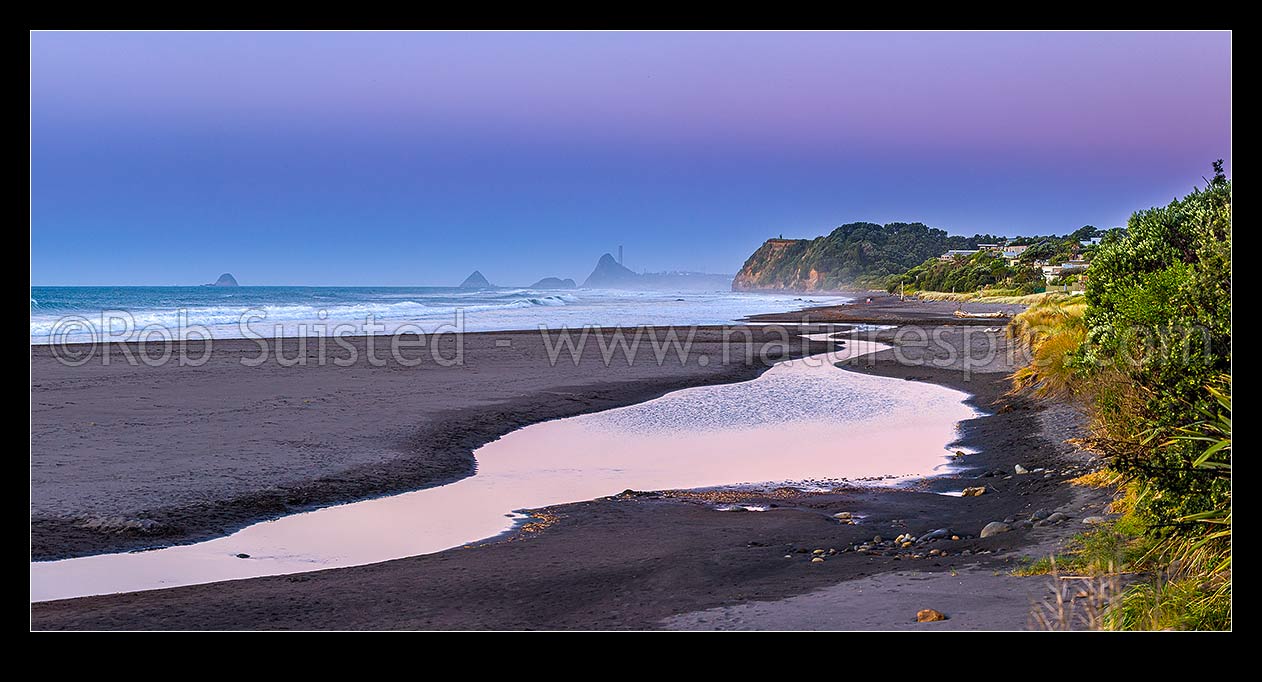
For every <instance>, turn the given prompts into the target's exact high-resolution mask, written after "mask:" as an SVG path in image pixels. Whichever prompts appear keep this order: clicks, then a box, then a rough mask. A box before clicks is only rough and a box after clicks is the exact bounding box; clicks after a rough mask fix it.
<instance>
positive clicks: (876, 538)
mask: <svg viewBox="0 0 1262 682" xmlns="http://www.w3.org/2000/svg"><path fill="white" fill-rule="evenodd" d="M872 544H874V545H879V544H881V536H880V535H875V536H873V537H872Z"/></svg>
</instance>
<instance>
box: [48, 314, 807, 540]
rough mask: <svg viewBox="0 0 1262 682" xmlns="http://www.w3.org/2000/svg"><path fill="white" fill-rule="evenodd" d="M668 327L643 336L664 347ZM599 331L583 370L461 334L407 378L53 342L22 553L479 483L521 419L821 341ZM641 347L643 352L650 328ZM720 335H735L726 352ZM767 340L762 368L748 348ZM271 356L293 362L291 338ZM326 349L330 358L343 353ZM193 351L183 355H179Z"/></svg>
mask: <svg viewBox="0 0 1262 682" xmlns="http://www.w3.org/2000/svg"><path fill="white" fill-rule="evenodd" d="M670 331H671V330H669V329H658V330H655V331H654V332H653V333H654V334H656V336H657V338H658V339H660V340H664V339H665V338H666V335H667V334H668V333H670ZM634 333H635V330H626V335H625V337H624V338H627V339H631V338H633V336H632V335H633V334H634ZM612 334H613V332H610V331H606V332H605V333H604V334H603V335H604V336H605V337H607V338H609V339H612V338H613V336H612ZM687 334H688V331H687V330H679V332H678V337H677V338H680V339H684V338H686V337H687ZM596 336H597V334H595V333H593V334H592V335H591V337H590V338H589V339H588V343H587V344H586V346H585V347H584V348H583V349H582V353H581V354H580V355H579V359H578V361H577V363H576V362H574V360H573V359H572V356H571V355H569V354H568V353H567V352H564V351H562V352H561V354H560V355H559V360H558V361H557V362H556V363H555V364H553V363H552V362H551V358H550V357H549V353H548V352H547V351H548V348H547V345H546V344H545V343H544V341H543V337H542V336H541V335H540V332H538V331H523V332H499V333H478V334H466V335H465V337H464V349H463V364H461V365H459V366H443V365H441V364H439V363H438V362H437V361H435V359H434V358H435V356H434V355H433V354H432V353H431V352H430V351H429V350H428V349H418V350H411V351H406V354H405V356H404V357H405V359H406V360H407V361H408V362H409V363H410V362H412V361H413V360H415V359H419V360H420V361H421V362H420V364H418V365H417V366H413V367H407V366H402V365H401V364H400V363H395V362H392V361H387V362H386V364H384V365H383V366H374V365H373V364H371V363H370V361H369V359H368V353H367V352H366V348H365V342H364V339H362V338H361V339H354V340H353V341H354V344H355V348H356V353H357V362H356V363H355V364H353V365H351V366H349V367H342V366H338V365H336V364H334V363H333V362H331V361H327V362H325V363H324V364H323V365H317V364H315V363H316V360H315V358H314V357H313V358H312V359H311V361H310V363H309V364H308V365H306V366H288V367H287V366H282V365H281V364H280V363H278V362H276V361H269V362H265V363H263V364H261V365H259V366H256V367H246V366H243V365H242V361H243V360H249V359H252V358H255V357H256V356H258V354H259V347H258V345H257V344H256V343H255V342H254V341H250V340H240V339H232V340H221V341H216V342H215V343H214V345H213V353H212V354H211V356H210V358H209V360H208V361H207V362H206V363H205V364H204V365H202V366H198V367H193V366H185V367H181V366H178V364H177V363H175V362H169V363H167V364H165V365H162V366H158V367H150V366H146V365H144V364H138V365H131V364H128V363H127V362H126V358H125V354H130V355H131V356H132V357H137V355H136V353H137V350H136V348H135V346H134V344H129V346H128V347H127V348H124V347H122V346H121V345H120V346H115V347H114V348H113V349H112V352H111V355H110V364H108V365H104V364H103V363H102V361H101V360H100V358H99V357H98V358H96V359H94V360H92V361H90V362H88V363H86V364H84V365H83V366H79V367H68V366H65V365H63V364H60V363H59V362H58V361H57V359H56V358H55V357H54V356H53V355H52V352H51V350H50V349H49V347H48V346H32V347H31V355H32V360H31V393H32V395H31V554H32V558H34V559H36V560H47V559H59V558H67V557H73V556H84V555H88V554H97V553H102V552H118V551H129V550H135V549H141V548H151V547H162V546H167V545H171V544H177V543H187V542H194V541H200V540H205V539H208V538H212V537H217V536H221V535H225V534H227V533H230V532H232V531H234V530H236V529H238V528H240V527H242V526H244V525H246V524H248V523H252V522H255V521H260V520H264V519H268V518H275V517H277V516H280V515H284V514H290V513H294V512H297V511H303V510H307V509H312V508H315V507H318V506H322V505H328V504H335V503H341V502H347V501H351V500H355V499H363V498H366V497H372V496H379V495H385V494H392V493H399V492H404V491H408V490H416V489H419V488H424V487H428V486H433V485H438V484H441V483H445V482H449V481H454V480H457V479H460V478H464V477H465V476H469V475H471V474H472V473H473V471H474V459H473V455H472V451H473V450H474V449H476V448H477V447H478V446H480V445H482V444H484V443H487V442H489V441H491V440H494V439H496V438H498V437H500V436H502V435H504V434H506V433H508V432H510V431H513V430H515V429H517V428H519V427H522V426H525V425H527V424H532V423H536V422H541V421H546V420H549V419H556V418H560V417H569V416H573V415H577V414H583V413H587V412H595V411H599V410H605V409H609V408H611V407H618V406H622V405H629V404H633V403H638V402H642V401H645V400H649V399H651V398H655V397H658V396H660V395H662V394H665V393H667V392H670V391H673V390H677V389H681V388H686V387H689V386H701V385H707V384H716V383H727V382H733V381H741V380H745V379H750V378H753V377H755V376H757V375H758V374H760V373H761V372H763V371H765V370H766V369H767V367H769V366H770V364H769V363H774V362H775V361H776V360H779V359H782V358H785V357H791V356H800V355H802V354H808V353H816V352H823V351H826V350H828V349H830V348H831V347H832V346H831V344H824V343H816V344H806V343H803V342H802V341H801V339H796V338H795V339H794V345H793V346H791V347H784V346H781V345H779V344H777V343H775V342H777V341H778V340H780V339H782V338H785V337H784V334H783V332H782V331H781V332H780V333H770V332H768V333H763V332H761V331H759V330H757V329H746V330H738V331H735V332H731V331H725V330H724V329H722V328H714V327H701V328H697V331H696V333H695V335H694V337H693V344H692V348H691V353H689V354H688V357H687V363H686V364H684V363H681V362H680V360H679V358H678V355H676V354H667V355H666V356H665V357H664V360H663V361H662V362H661V363H660V364H659V363H658V362H657V357H656V355H655V354H654V353H653V352H651V347H650V349H649V350H648V351H644V350H642V351H641V352H639V353H636V354H634V358H633V360H634V361H633V363H631V364H628V363H627V362H626V361H625V359H624V356H623V355H621V354H615V355H613V356H612V357H613V361H612V362H609V363H605V362H604V361H603V353H602V349H601V347H600V344H599V343H598V342H597V339H596ZM553 338H555V337H553ZM641 338H642V339H643V341H642V344H643V346H649V345H650V343H649V340H648V338H649V337H648V333H647V332H645V334H644V335H643V336H642V337H641ZM725 338H731V339H735V340H736V341H738V342H740V343H738V344H737V345H735V346H732V349H734V351H733V352H732V353H730V354H729V355H728V356H725V355H724V347H725V345H726V344H725ZM441 340H442V341H443V342H444V345H443V346H441V347H439V349H438V353H437V358H439V359H443V360H444V362H445V361H446V360H450V359H451V358H454V357H455V347H454V341H453V339H452V337H451V336H445V337H442V339H441ZM746 341H748V343H749V344H751V345H749V346H747V345H746V344H745V343H744V342H746ZM768 341H770V342H772V343H771V345H769V346H764V343H765V342H768ZM575 342H576V343H577V341H575ZM610 343H612V341H611V342H610ZM271 345H272V346H273V347H272V349H271V352H272V353H273V357H275V352H276V350H277V348H276V347H275V346H276V344H275V343H274V342H273V343H272V344H271ZM609 347H612V345H610V346H609ZM763 347H765V348H767V352H768V354H769V356H768V358H767V360H768V362H763V360H762V358H761V357H759V356H758V354H757V352H755V354H754V356H753V357H750V356H749V355H748V354H747V353H746V352H745V351H746V350H747V349H748V348H755V349H757V348H763ZM279 350H280V351H281V352H282V353H283V356H284V357H286V358H295V357H298V356H299V355H301V354H300V353H299V352H298V351H297V349H296V346H295V342H294V341H293V340H286V341H285V343H284V345H283V346H281V347H280V349H279ZM337 350H338V349H337V348H336V347H332V350H330V352H329V353H328V355H327V356H326V359H332V358H336V357H348V356H349V354H342V355H337V354H335V353H334V351H337ZM201 352H202V351H201V348H200V346H198V347H194V348H193V349H192V350H191V351H190V352H189V353H188V357H189V358H197V357H199V356H200V355H201ZM308 353H309V354H311V355H314V354H315V350H314V346H312V347H309V349H308ZM160 354H161V353H160V351H159V350H157V349H154V350H152V351H151V355H152V356H154V357H158V356H160ZM387 355H388V351H379V352H377V354H376V357H386V356H387Z"/></svg>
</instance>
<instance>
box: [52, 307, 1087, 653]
mask: <svg viewBox="0 0 1262 682" xmlns="http://www.w3.org/2000/svg"><path fill="white" fill-rule="evenodd" d="M872 296H873V302H872V303H870V304H869V303H866V297H867V296H866V295H864V297H863V298H860V299H858V301H860V302H857V303H856V304H854V305H850V306H843V307H836V308H815V309H809V310H806V311H801V312H797V313H786V314H784V315H777V316H765V319H764V318H760V319H758V320H751V324H754V325H758V324H765V323H766V321H768V320H770V321H774V322H789V321H809V322H811V323H818V322H837V323H847V324H875V325H900V324H905V325H917V326H918V327H919V328H920V329H921V330H923V331H925V332H926V333H928V334H929V335H930V336H929V337H927V338H931V339H932V342H926V343H918V342H917V338H918V337H916V336H914V335H912V336H908V335H907V334H906V333H905V331H906V328H905V327H893V328H885V329H881V330H880V331H875V332H873V331H870V330H868V331H865V332H863V333H864V334H865V336H864V337H863V338H873V339H875V340H878V341H882V342H885V343H889V344H892V345H893V346H894V348H892V349H891V350H886V351H881V352H880V353H877V354H876V355H875V356H873V358H872V359H871V360H865V361H863V362H854V363H851V364H850V365H848V366H846V367H844V369H845V371H854V372H866V373H871V374H876V375H879V376H886V377H893V378H899V379H904V380H908V381H922V382H931V383H935V384H939V385H943V386H948V387H951V388H955V389H958V390H961V391H964V392H966V393H967V394H969V396H970V398H969V403H970V404H971V405H972V406H973V407H975V408H977V409H979V410H982V411H983V412H985V416H981V417H978V418H976V419H972V420H969V421H967V422H964V423H963V424H962V436H963V438H962V441H961V443H960V445H961V447H963V448H965V449H967V450H968V451H969V452H970V453H972V454H968V455H966V456H964V457H963V458H962V459H961V461H960V463H959V467H958V468H957V469H956V470H955V471H953V472H951V473H949V474H946V475H942V476H937V477H933V478H929V479H924V480H922V481H920V482H918V483H916V484H915V485H911V486H906V487H901V488H894V489H879V490H874V489H863V488H843V489H837V490H833V491H825V492H806V491H801V490H785V489H780V490H772V491H748V492H741V493H733V492H728V493H725V495H726V497H725V499H728V500H732V501H739V502H741V503H745V504H751V505H753V504H757V505H764V506H767V507H770V509H769V511H767V512H763V513H730V512H718V511H716V510H715V509H714V507H713V505H712V504H710V502H712V501H713V500H712V499H710V497H707V495H700V494H697V493H693V492H688V491H630V492H627V493H624V494H621V495H616V496H613V497H607V498H600V499H597V500H591V501H586V502H579V503H575V504H567V505H561V506H558V507H553V508H548V509H544V510H539V511H538V512H537V513H538V515H539V518H540V519H543V520H546V523H539V524H535V525H532V526H527V527H526V528H524V529H523V531H522V532H518V533H516V534H513V535H509V536H507V537H502V538H496V539H494V540H492V541H488V542H484V543H477V544H475V545H473V546H470V547H466V548H459V549H453V550H448V551H444V552H439V553H436V554H429V555H424V556H417V557H410V558H406V559H400V560H395V561H388V562H384V563H378V564H373V565H368V566H359V567H351V568H341V569H334V570H326V571H318V572H311V573H303V574H295V575H288V576H275V577H264V578H253V579H248V580H239V581H233V582H228V583H216V584H210V585H193V586H189V587H182V588H174V589H167V590H155V591H148V592H139V593H128V594H118V595H108V596H101V597H87V598H80V599H70V600H62V601H56V602H40V603H36V604H33V605H32V626H33V627H34V628H35V629H379V628H424V629H590V628H599V629H605V628H608V629H656V628H669V629H745V628H754V629H896V628H903V627H910V628H948V629H952V628H960V629H1011V628H1020V627H1024V626H1025V624H1026V620H1027V617H1028V614H1029V611H1030V605H1031V603H1032V601H1033V600H1036V599H1040V598H1042V597H1043V596H1045V595H1046V594H1047V588H1046V586H1045V583H1046V580H1045V578H1042V577H1034V578H1016V577H1013V576H1011V575H1009V574H1010V571H1011V569H1012V568H1013V566H1015V565H1016V564H1017V562H1019V561H1020V560H1021V559H1022V557H1025V556H1038V555H1042V554H1046V553H1047V552H1049V551H1051V550H1052V549H1054V548H1055V547H1056V546H1058V545H1059V544H1060V543H1062V542H1063V541H1064V540H1065V539H1066V538H1067V537H1069V536H1070V535H1072V534H1073V533H1074V532H1076V530H1077V529H1079V528H1081V518H1082V517H1084V516H1088V515H1094V514H1099V513H1100V512H1101V509H1102V507H1103V504H1104V502H1105V500H1104V499H1103V498H1102V496H1101V495H1099V494H1098V493H1094V492H1091V491H1088V490H1085V489H1082V488H1077V487H1072V486H1069V485H1066V484H1065V483H1064V481H1065V480H1066V479H1068V478H1072V477H1074V476H1077V475H1079V474H1081V473H1083V472H1084V471H1086V470H1088V469H1089V468H1090V467H1091V466H1092V463H1091V461H1090V458H1089V457H1088V456H1087V455H1085V454H1084V453H1080V452H1075V451H1074V450H1073V448H1071V447H1070V446H1068V445H1066V444H1065V443H1064V441H1065V439H1067V438H1070V437H1072V436H1074V435H1077V431H1078V429H1079V428H1080V426H1081V417H1080V416H1079V415H1077V414H1075V413H1074V412H1073V411H1072V410H1070V409H1069V408H1066V407H1063V406H1059V405H1054V404H1036V403H1032V402H1030V401H1027V400H1025V399H1020V398H1013V397H1010V396H1007V395H1006V391H1007V388H1008V383H1007V374H1008V373H1009V372H1010V371H1011V370H1012V369H1013V363H1014V362H1015V361H1019V358H1018V357H1017V356H1014V355H1012V354H1010V353H1008V352H1007V350H1008V349H1007V346H1006V341H1004V339H1003V335H1002V332H1001V331H996V330H997V329H998V328H999V327H1002V325H1003V322H1002V321H998V322H996V321H993V320H991V321H986V322H985V323H984V324H979V323H977V321H976V320H967V321H964V323H961V320H960V319H959V318H955V317H953V316H952V314H951V313H952V312H953V311H954V310H955V309H956V308H957V307H958V305H957V304H954V303H945V302H939V303H924V302H917V301H906V302H903V301H899V300H898V299H897V297H890V296H885V295H880V294H872ZM965 309H966V310H969V311H971V312H985V311H987V310H992V309H1002V310H1004V311H1007V312H1010V311H1011V310H1012V309H1013V307H1012V306H1001V307H993V306H992V307H988V306H984V305H979V304H965ZM659 332H664V330H659ZM750 335H751V338H752V339H753V341H754V343H761V342H764V341H766V340H768V339H769V338H770V332H769V331H768V330H766V329H763V328H761V327H758V326H754V327H753V328H752V330H751V331H750ZM725 336H726V337H730V336H731V335H730V330H729V333H725V330H724V329H722V328H703V329H701V330H700V331H699V332H698V334H697V336H696V337H695V342H694V348H693V352H692V353H691V354H690V361H689V362H688V363H683V364H681V363H679V362H678V361H674V362H671V361H667V362H665V363H662V364H660V365H659V364H658V363H656V362H654V361H653V356H652V354H649V353H645V354H641V355H638V356H637V361H636V362H632V363H631V364H627V363H625V362H613V363H609V364H608V365H606V364H605V363H603V362H601V357H600V352H599V348H598V347H595V346H589V347H588V348H587V351H586V352H585V353H584V354H583V355H582V357H581V359H580V360H579V361H578V362H577V363H572V362H570V360H569V358H568V356H567V357H564V358H563V359H562V361H561V362H558V363H556V364H555V366H553V365H552V364H551V363H549V362H548V357H547V353H546V349H545V345H546V344H545V343H544V342H543V341H542V339H541V337H540V333H539V332H537V331H530V332H504V333H486V334H470V335H467V336H466V337H465V341H464V365H463V366H460V367H443V366H440V365H437V364H434V363H425V364H421V365H419V366H416V367H406V368H404V367H399V366H390V365H388V366H385V367H374V366H370V365H369V364H367V363H360V364H356V365H352V366H350V367H338V366H332V365H330V366H306V367H283V366H279V365H277V364H274V363H273V364H264V365H262V366H259V367H253V368H243V367H241V365H240V359H241V356H242V355H243V354H247V353H254V352H255V351H257V350H258V347H257V345H256V344H254V343H253V342H246V341H236V342H216V345H215V349H214V353H213V354H212V356H211V359H210V361H209V362H207V363H206V364H205V365H203V366H200V367H195V368H194V367H177V366H172V365H167V366H163V367H146V366H143V365H142V366H139V367H135V366H130V365H127V364H126V363H122V362H120V363H116V364H111V365H109V366H102V365H101V364H100V363H99V362H95V363H89V364H87V365H84V366H82V367H66V366H64V365H61V364H59V363H57V362H56V360H55V359H54V358H52V357H51V356H50V355H49V354H48V353H47V352H46V351H45V350H43V349H40V348H39V347H32V355H33V361H32V363H33V364H32V391H33V398H32V401H33V405H32V443H33V446H32V459H33V461H32V509H31V514H32V555H33V559H36V560H48V559H57V558H65V557H73V556H84V555H89V554H96V553H102V552H117V551H126V550H133V549H140V548H149V547H160V546H165V545H170V544H177V543H187V542H195V541H199V540H203V539H207V538H211V537H216V536H221V535H224V534H226V533H229V532H232V531H233V530H235V529H237V528H240V527H242V526H243V525H246V524H249V523H252V522H255V521H259V520H263V519H267V518H274V517H276V516H279V515H283V514H288V513H293V512H296V511H302V510H305V509H310V508H313V507H316V506H320V505H328V504H333V503H340V502H346V501H350V500H355V499H362V498H364V497H370V496H378V495H386V494H392V493H397V492H402V491H406V490H414V489H418V488H424V487H427V486H433V485H439V484H442V483H445V482H449V481H453V480H456V479H459V478H462V477H465V476H469V475H471V474H472V473H473V472H474V468H475V462H474V459H473V456H472V452H473V450H474V449H476V448H477V447H478V446H479V445H482V444H483V443H486V442H488V441H490V440H493V439H495V438H497V437H499V436H502V435H504V434H506V433H508V432H510V431H513V430H514V429H517V428H519V427H522V426H525V425H527V424H532V423H536V422H540V421H545V420H549V419H555V418H560V417H567V416H573V415H577V414H583V413H588V412H594V411H599V410H604V409H608V408H611V407H617V406H622V405H629V404H634V403H638V402H642V401H645V400H648V399H650V398H653V397H656V396H660V395H663V394H665V393H668V392H670V391H674V390H677V389H680V388H685V387H690V386H698V385H707V384H717V383H727V382H736V381H743V380H748V379H750V378H753V377H755V376H757V375H758V374H760V373H761V372H762V371H764V370H765V369H766V368H767V366H768V365H767V364H766V363H764V362H762V361H760V360H757V359H755V360H754V361H753V362H749V361H746V360H745V356H744V354H743V353H740V352H738V353H731V352H729V353H727V354H725V353H724V344H725ZM776 338H779V337H776ZM505 341H507V343H505ZM357 343H362V341H357ZM831 347H832V344H829V343H822V342H821V343H812V344H806V345H798V346H794V347H792V348H791V349H789V350H787V351H786V352H785V353H783V354H782V355H779V356H777V357H774V358H770V360H772V361H775V360H779V359H784V358H787V357H790V356H794V355H800V354H810V353H817V352H822V351H824V350H827V349H829V348H831ZM729 350H730V349H729ZM996 351H998V352H996ZM116 352H118V353H121V352H123V351H122V349H118V350H116ZM702 357H705V358H707V360H705V361H701V360H700V358H702ZM724 357H728V358H733V359H732V360H731V361H726V362H724V361H719V360H718V359H719V358H724ZM1016 465H1021V466H1022V467H1023V468H1024V469H1025V470H1027V471H1032V472H1036V473H1031V474H1024V475H1014V467H1015V466H1016ZM979 485H980V486H985V487H986V489H987V492H986V494H984V495H982V496H979V497H968V498H961V497H954V496H949V495H943V494H939V493H943V492H948V491H958V490H960V489H961V488H964V487H970V486H979ZM842 511H849V512H853V513H856V514H861V515H862V522H861V523H859V524H857V525H842V524H840V523H839V522H838V521H837V520H836V519H834V518H833V516H832V515H833V514H835V513H838V512H842ZM1036 511H1046V512H1055V511H1058V512H1060V513H1062V514H1064V515H1065V516H1066V517H1068V519H1067V520H1066V521H1064V522H1062V523H1060V524H1055V525H1042V526H1039V527H1028V528H1027V527H1021V526H1022V524H1018V523H1017V522H1018V520H1022V519H1027V518H1029V517H1030V516H1031V515H1032V514H1033V513H1034V512H1036ZM1005 519H1012V521H1011V523H1012V524H1013V525H1014V526H1016V528H1015V530H1013V531H1011V532H1007V533H1003V534H1001V535H996V536H993V537H988V538H984V539H983V538H980V537H978V535H979V533H980V530H981V528H982V527H983V526H985V525H986V524H987V523H989V522H992V521H1004V520H1005ZM939 528H946V529H949V531H950V533H949V534H950V535H955V536H957V537H959V538H960V539H959V540H952V539H950V537H947V538H945V539H940V540H935V541H933V542H932V543H928V544H925V545H918V546H916V547H914V548H911V549H904V548H901V547H893V546H887V545H876V546H872V547H870V548H869V549H866V550H864V549H858V548H859V547H862V546H864V543H865V542H867V543H869V544H871V543H870V541H871V540H872V539H873V536H875V535H880V536H882V539H883V540H885V541H888V540H890V539H892V538H894V537H895V536H897V535H901V534H902V533H905V532H910V533H913V534H915V535H917V536H919V535H922V534H924V533H928V532H929V531H932V530H935V529H939ZM930 547H933V548H936V549H938V550H939V552H941V551H946V555H945V556H941V555H940V554H938V553H934V554H927V552H928V549H929V548H930ZM816 549H823V550H825V553H826V556H827V560H826V561H824V562H811V561H810V557H811V556H812V553H813V552H814V550H816ZM830 550H835V553H834V552H831V551H830ZM786 557H787V558H786ZM920 608H937V609H939V610H942V611H944V612H946V613H948V615H949V616H950V619H949V620H947V621H943V622H940V623H928V624H917V623H915V622H914V621H915V612H916V610H918V609H920Z"/></svg>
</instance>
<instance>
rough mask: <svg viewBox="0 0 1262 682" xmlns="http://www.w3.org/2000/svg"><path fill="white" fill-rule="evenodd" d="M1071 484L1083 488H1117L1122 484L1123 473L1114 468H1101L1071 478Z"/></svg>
mask: <svg viewBox="0 0 1262 682" xmlns="http://www.w3.org/2000/svg"><path fill="white" fill-rule="evenodd" d="M1069 484H1070V485H1076V486H1081V487H1083V488H1117V487H1118V486H1120V485H1121V484H1122V475H1121V474H1119V473H1117V472H1116V471H1113V470H1112V469H1107V468H1106V469H1099V470H1097V471H1093V472H1091V473H1089V474H1083V475H1081V476H1079V477H1078V478H1071V479H1069Z"/></svg>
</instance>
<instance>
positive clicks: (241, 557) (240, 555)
mask: <svg viewBox="0 0 1262 682" xmlns="http://www.w3.org/2000/svg"><path fill="white" fill-rule="evenodd" d="M237 558H238V559H249V558H250V555H249V554H246V553H244V552H242V553H241V554H238V555H237Z"/></svg>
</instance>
